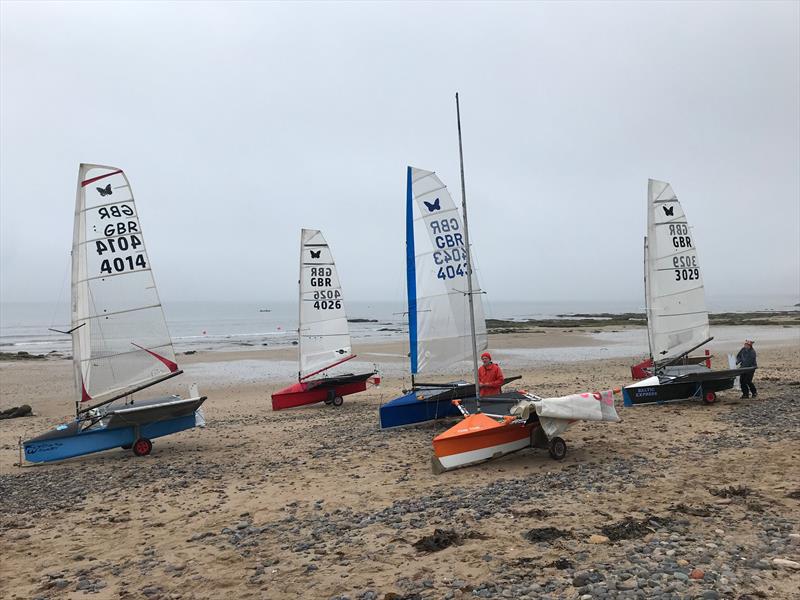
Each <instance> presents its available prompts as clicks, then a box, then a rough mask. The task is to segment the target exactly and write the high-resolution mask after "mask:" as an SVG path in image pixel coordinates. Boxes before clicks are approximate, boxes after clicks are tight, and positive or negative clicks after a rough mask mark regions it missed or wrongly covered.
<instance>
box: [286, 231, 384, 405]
mask: <svg viewBox="0 0 800 600" xmlns="http://www.w3.org/2000/svg"><path fill="white" fill-rule="evenodd" d="M299 295H300V297H299V307H298V308H299V313H300V315H299V325H298V354H299V363H300V370H299V372H298V374H297V383H295V384H293V385H290V386H289V387H286V388H284V389H282V390H279V391H277V392H275V393H274V394H272V409H273V410H281V409H284V408H291V407H294V406H302V405H305V404H316V403H317V402H325V403H326V404H330V405H333V406H341V405H342V403H343V402H344V397H345V396H348V395H350V394H355V393H357V392H363V391H364V390H366V389H367V384H368V383H372V384H375V385H377V384H379V383H380V377H379V376H378V373H377V370H373V371H370V372H365V373H356V374H354V373H345V374H335V375H331V374H329V373H328V371H329V369H333V368H334V367H337V366H339V365H341V364H342V363H345V362H347V361H349V360H351V359H353V358H355V357H356V355H355V354H353V350H352V347H351V344H350V329H349V327H348V325H347V313H346V311H345V306H344V297H343V294H342V286H341V283H340V282H339V273H338V271H337V270H336V263H335V262H334V260H333V254H332V253H331V249H330V246H328V242H326V241H325V237H324V236H323V235H322V232H321V231H319V230H317V229H303V230H302V231H301V232H300V279H299Z"/></svg>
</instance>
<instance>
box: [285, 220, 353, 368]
mask: <svg viewBox="0 0 800 600" xmlns="http://www.w3.org/2000/svg"><path fill="white" fill-rule="evenodd" d="M299 310H300V323H299V325H298V345H299V354H300V372H299V378H300V379H301V380H302V379H306V378H308V377H312V376H314V375H316V374H318V373H321V372H323V371H326V370H327V369H330V368H331V367H334V366H336V365H338V364H340V363H342V362H344V361H345V360H348V359H349V358H352V357H353V352H352V347H351V344H350V329H349V326H348V324H347V313H346V311H345V306H344V297H343V294H342V286H341V283H340V282H339V274H338V272H337V270H336V264H335V261H334V260H333V255H332V254H331V250H330V247H329V246H328V243H327V242H326V241H325V237H324V236H323V235H322V232H321V231H319V230H316V229H303V230H302V231H301V233H300V302H299Z"/></svg>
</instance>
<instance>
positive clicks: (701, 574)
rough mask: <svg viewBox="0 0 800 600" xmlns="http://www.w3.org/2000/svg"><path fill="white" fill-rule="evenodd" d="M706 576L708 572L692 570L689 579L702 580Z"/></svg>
mask: <svg viewBox="0 0 800 600" xmlns="http://www.w3.org/2000/svg"><path fill="white" fill-rule="evenodd" d="M705 576H706V572H705V571H703V569H692V572H691V573H689V579H702V578H703V577H705Z"/></svg>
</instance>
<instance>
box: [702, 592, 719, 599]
mask: <svg viewBox="0 0 800 600" xmlns="http://www.w3.org/2000/svg"><path fill="white" fill-rule="evenodd" d="M701 598H703V600H719V592H718V591H716V590H706V591H704V592H703V595H702V596H701Z"/></svg>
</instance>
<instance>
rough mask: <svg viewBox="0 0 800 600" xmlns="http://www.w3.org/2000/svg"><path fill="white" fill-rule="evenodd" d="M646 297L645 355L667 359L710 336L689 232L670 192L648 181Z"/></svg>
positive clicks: (700, 277) (662, 186)
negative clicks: (647, 340)
mask: <svg viewBox="0 0 800 600" xmlns="http://www.w3.org/2000/svg"><path fill="white" fill-rule="evenodd" d="M645 267H646V276H645V294H646V302H647V325H648V333H649V339H650V353H651V355H652V356H653V357H655V358H658V359H659V360H668V359H670V358H674V357H676V356H679V355H681V354H683V353H685V352H687V351H690V350H692V349H693V348H694V347H697V346H698V345H699V344H702V343H703V342H704V341H707V340H708V338H709V337H710V336H709V325H708V310H707V307H706V300H705V289H704V286H703V278H702V272H701V270H700V263H699V259H698V256H697V248H696V246H695V240H694V236H693V233H692V231H691V229H690V227H689V224H688V220H687V218H686V214H685V213H684V211H683V207H682V206H681V203H680V202H679V200H678V198H677V197H676V196H675V193H674V192H673V190H672V187H671V186H670V185H669V184H668V183H665V182H662V181H656V180H653V179H651V180H650V181H649V182H648V205H647V238H646V241H645Z"/></svg>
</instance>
